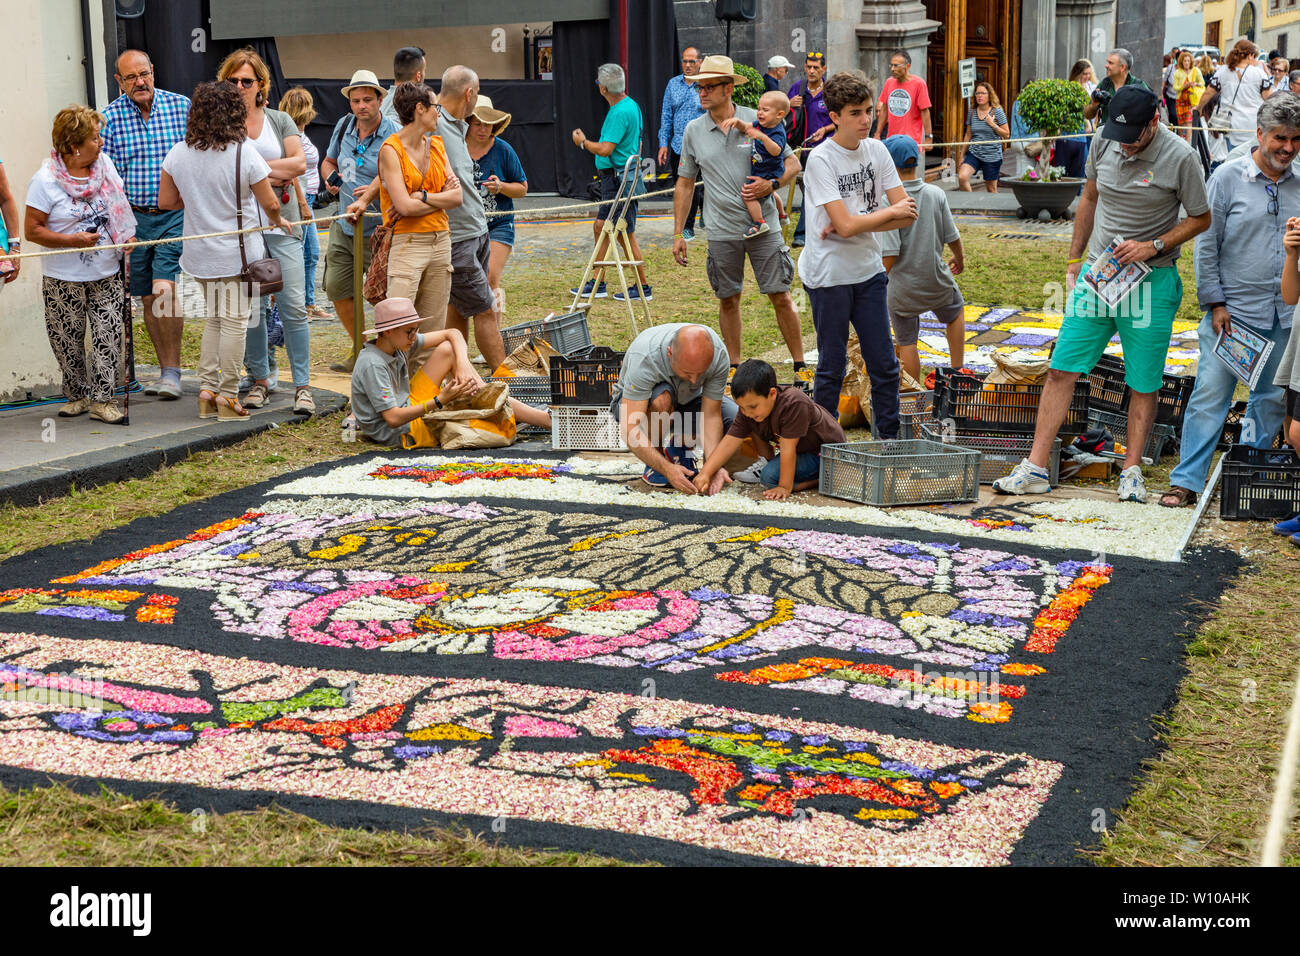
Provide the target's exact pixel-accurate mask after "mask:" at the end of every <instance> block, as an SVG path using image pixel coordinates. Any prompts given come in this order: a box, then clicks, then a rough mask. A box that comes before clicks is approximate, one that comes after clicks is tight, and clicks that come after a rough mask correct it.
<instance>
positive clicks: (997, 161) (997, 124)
mask: <svg viewBox="0 0 1300 956" xmlns="http://www.w3.org/2000/svg"><path fill="white" fill-rule="evenodd" d="M1010 135H1011V130H1010V127H1009V124H1008V123H1007V114H1006V113H1004V112H1003V111H1002V105H1001V104H1000V103H999V102H998V95H997V93H995V92H993V87H992V86H990V85H989V84H988V83H987V82H985V81H984V80H979V81H978V82H977V83H976V84H975V105H974V106H973V107H972V108H971V110H970V112H968V113H967V114H966V135H965V136H964V137H963V138H962V147H963V149H962V153H961V155H959V156H958V157H957V188H958V189H960V190H962V191H963V192H970V191H971V188H970V180H971V177H972V176H974V175H975V173H976V172H977V171H978V172H982V173H983V174H984V188H985V189H987V190H988V191H989V192H991V193H995V192H997V191H998V176H999V174H1000V171H1001V169H1002V139H1003V137H1006V136H1010Z"/></svg>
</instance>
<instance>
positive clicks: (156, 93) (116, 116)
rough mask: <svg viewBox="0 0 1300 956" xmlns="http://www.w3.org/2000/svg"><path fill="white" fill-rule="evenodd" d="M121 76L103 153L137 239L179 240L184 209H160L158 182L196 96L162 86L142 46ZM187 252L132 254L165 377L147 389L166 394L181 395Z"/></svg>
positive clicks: (108, 113)
mask: <svg viewBox="0 0 1300 956" xmlns="http://www.w3.org/2000/svg"><path fill="white" fill-rule="evenodd" d="M114 78H115V79H116V80H117V85H118V88H119V89H120V90H121V91H122V95H121V96H119V97H118V98H117V99H115V100H114V101H113V102H112V103H110V104H108V108H107V109H105V110H104V116H105V117H106V118H107V120H108V123H107V125H106V126H105V127H104V129H103V132H102V136H103V138H104V152H106V153H107V154H108V156H109V158H110V159H112V160H113V165H115V166H116V167H117V171H118V172H119V173H120V174H121V176H122V181H123V182H124V183H125V184H126V198H127V201H128V202H129V203H130V204H131V209H132V210H133V211H134V212H135V221H136V231H135V235H136V238H137V239H140V240H145V239H165V238H171V237H177V238H179V237H180V234H181V226H182V223H183V220H184V215H185V213H184V211H183V210H174V211H168V210H165V209H159V208H158V181H159V179H160V178H161V176H162V163H163V160H164V159H165V158H166V157H167V152H168V151H169V150H170V149H171V148H172V147H173V146H175V145H176V144H177V143H178V142H180V141H181V140H183V139H184V138H185V124H186V122H187V121H188V120H189V115H190V100H189V97H187V96H181V95H180V94H178V93H168V92H167V91H166V90H159V89H155V88H154V85H153V81H154V76H153V63H152V62H150V60H149V57H148V56H147V55H146V54H144V53H142V52H141V51H139V50H127V51H126V52H124V53H123V54H122V55H121V56H119V57H118V58H117V73H116V74H114ZM180 255H181V243H179V242H168V243H164V244H162V245H159V246H144V247H141V248H137V249H134V250H132V252H131V294H132V295H138V296H140V297H141V298H143V300H144V326H145V328H146V329H147V330H148V331H149V339H150V340H151V341H152V342H153V347H154V352H155V353H156V354H157V356H158V364H159V365H161V366H162V376H161V377H160V378H159V379H158V380H157V381H154V382H150V383H149V384H148V385H146V386H145V390H144V393H145V394H146V395H157V396H159V397H160V398H165V399H175V398H180V397H181V369H180V364H181V326H182V324H183V317H182V314H181V306H180V302H179V301H178V300H177V298H176V276H177V275H178V274H179V273H180V271H181V270H180Z"/></svg>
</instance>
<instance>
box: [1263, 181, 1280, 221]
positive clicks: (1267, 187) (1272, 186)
mask: <svg viewBox="0 0 1300 956" xmlns="http://www.w3.org/2000/svg"><path fill="white" fill-rule="evenodd" d="M1264 194H1265V195H1267V196H1268V214H1269V215H1270V216H1276V215H1277V213H1278V204H1277V184H1276V183H1264Z"/></svg>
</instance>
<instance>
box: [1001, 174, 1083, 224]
mask: <svg viewBox="0 0 1300 956" xmlns="http://www.w3.org/2000/svg"><path fill="white" fill-rule="evenodd" d="M1083 184H1084V180H1082V179H1058V180H1057V181H1056V182H1051V183H1045V182H1034V181H1032V180H1023V179H1013V180H1011V181H1010V185H1011V191H1012V192H1013V193H1015V196H1016V201H1017V202H1018V203H1020V208H1019V209H1018V210H1016V215H1018V216H1020V217H1021V218H1022V219H1037V218H1040V217H1039V213H1040V212H1041V211H1042V210H1044V209H1045V210H1047V212H1048V214H1049V215H1050V216H1051V217H1052V218H1053V219H1068V218H1069V209H1070V203H1072V202H1074V197H1076V196H1077V195H1079V187H1081V186H1082V185H1083Z"/></svg>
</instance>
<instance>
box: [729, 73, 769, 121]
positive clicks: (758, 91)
mask: <svg viewBox="0 0 1300 956" xmlns="http://www.w3.org/2000/svg"><path fill="white" fill-rule="evenodd" d="M735 70H736V72H737V73H739V74H740V75H741V76H743V77H744V78H745V81H746V82H745V85H744V86H735V87H732V90H731V101H732V102H733V103H735V104H736V105H737V106H748V107H749V108H750V109H755V110H756V109H758V99H759V97H760V96H762V95H763V74H762V73H759V72H758V70H756V69H754V68H753V67H752V66H745V64H743V63H737V64H735Z"/></svg>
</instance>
